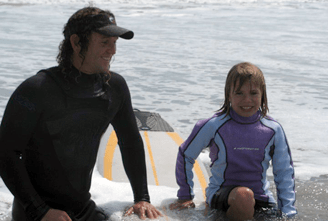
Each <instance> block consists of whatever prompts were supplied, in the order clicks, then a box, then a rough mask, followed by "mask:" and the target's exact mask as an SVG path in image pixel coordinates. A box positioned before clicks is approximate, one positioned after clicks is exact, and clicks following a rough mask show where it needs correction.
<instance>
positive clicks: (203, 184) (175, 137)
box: [167, 132, 207, 199]
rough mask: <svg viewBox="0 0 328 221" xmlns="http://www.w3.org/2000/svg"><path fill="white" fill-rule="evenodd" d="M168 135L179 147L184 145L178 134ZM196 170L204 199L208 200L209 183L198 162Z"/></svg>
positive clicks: (171, 133)
mask: <svg viewBox="0 0 328 221" xmlns="http://www.w3.org/2000/svg"><path fill="white" fill-rule="evenodd" d="M167 134H168V135H169V136H170V137H171V138H172V139H173V140H174V141H175V143H176V144H178V146H180V145H181V144H182V143H183V140H182V138H181V137H180V136H179V135H178V134H177V133H174V132H167ZM194 170H195V173H196V175H197V178H198V180H199V183H200V186H201V188H202V191H203V197H204V199H206V191H205V190H206V186H207V183H206V179H205V176H204V174H203V172H202V169H201V168H200V166H199V163H198V162H197V160H195V164H194Z"/></svg>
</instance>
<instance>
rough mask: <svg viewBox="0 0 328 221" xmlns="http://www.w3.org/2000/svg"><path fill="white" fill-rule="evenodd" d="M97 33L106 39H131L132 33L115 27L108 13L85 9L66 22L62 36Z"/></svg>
mask: <svg viewBox="0 0 328 221" xmlns="http://www.w3.org/2000/svg"><path fill="white" fill-rule="evenodd" d="M92 31H94V32H97V33H99V34H103V35H106V36H108V37H121V38H123V39H132V38H133V36H134V33H133V32H132V31H130V30H128V29H126V28H122V27H119V26H117V24H116V20H115V16H114V14H113V13H111V12H110V11H103V10H101V9H99V8H95V7H87V8H83V9H80V10H79V11H77V12H76V13H75V14H74V15H72V17H71V18H70V19H69V20H68V22H67V24H66V27H65V30H64V35H65V38H67V37H68V38H69V37H70V36H71V35H73V34H83V33H86V32H92Z"/></svg>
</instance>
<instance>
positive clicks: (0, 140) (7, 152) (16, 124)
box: [0, 80, 49, 220]
mask: <svg viewBox="0 0 328 221" xmlns="http://www.w3.org/2000/svg"><path fill="white" fill-rule="evenodd" d="M34 86H35V85H34V84H33V83H32V82H31V81H29V80H27V81H25V82H23V83H22V84H21V85H20V86H19V87H18V88H17V89H16V90H15V92H14V93H13V94H12V96H11V98H10V99H9V102H8V104H7V107H6V110H5V113H4V116H3V119H2V123H1V128H0V175H1V177H2V179H3V181H4V183H5V184H6V186H7V187H8V189H9V190H10V191H11V193H12V194H13V195H14V196H15V198H16V199H17V200H18V201H19V202H20V203H21V204H22V206H23V207H24V209H25V211H26V214H27V215H28V216H29V217H31V218H32V219H33V220H40V219H41V218H42V217H43V216H44V215H45V213H46V212H47V211H48V210H49V207H48V206H47V205H46V204H45V203H44V202H43V200H42V199H41V198H40V196H39V195H38V194H37V192H36V191H35V189H34V187H33V185H32V183H31V181H30V178H29V173H28V171H27V170H26V167H25V166H24V157H25V148H26V147H27V144H28V142H29V140H30V137H31V135H32V133H33V130H34V128H35V126H36V124H37V121H38V118H39V116H40V107H39V106H38V104H39V103H40V100H38V98H39V97H40V94H39V93H41V94H42V92H40V91H39V92H37V90H35V87H34ZM30 172H31V171H30Z"/></svg>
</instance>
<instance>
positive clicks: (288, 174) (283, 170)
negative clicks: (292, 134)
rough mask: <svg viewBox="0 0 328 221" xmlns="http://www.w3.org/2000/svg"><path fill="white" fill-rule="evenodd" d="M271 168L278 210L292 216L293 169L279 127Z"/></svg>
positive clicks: (293, 210) (293, 213)
mask: <svg viewBox="0 0 328 221" xmlns="http://www.w3.org/2000/svg"><path fill="white" fill-rule="evenodd" d="M272 166H273V174H274V181H275V183H276V187H277V195H278V196H277V198H278V200H277V201H278V208H279V209H280V210H281V211H282V213H283V214H284V215H287V216H293V215H295V214H297V211H296V208H295V200H296V199H295V178H294V167H293V161H292V156H291V152H290V149H289V146H288V142H287V138H286V136H285V133H284V131H283V129H282V127H281V126H279V127H278V129H277V130H276V135H275V149H274V154H273V158H272Z"/></svg>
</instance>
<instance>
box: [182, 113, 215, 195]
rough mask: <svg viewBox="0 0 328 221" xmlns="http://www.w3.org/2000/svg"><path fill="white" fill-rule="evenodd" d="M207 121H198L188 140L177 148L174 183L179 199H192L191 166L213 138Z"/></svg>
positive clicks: (212, 132)
mask: <svg viewBox="0 0 328 221" xmlns="http://www.w3.org/2000/svg"><path fill="white" fill-rule="evenodd" d="M208 121H209V119H207V120H202V121H199V122H198V123H197V124H196V125H195V126H194V128H193V130H192V133H191V134H190V135H189V137H188V139H187V140H186V141H185V142H184V143H182V144H181V146H180V147H179V152H178V157H177V162H176V181H177V184H178V185H179V187H180V188H179V190H178V198H179V199H193V198H194V196H195V194H194V192H193V187H194V182H193V172H192V169H193V166H194V163H195V160H196V159H197V157H198V156H199V154H200V153H201V151H202V150H203V149H204V148H206V147H207V146H209V144H210V142H211V140H212V139H213V137H214V131H213V128H212V124H211V123H209V122H208Z"/></svg>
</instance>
